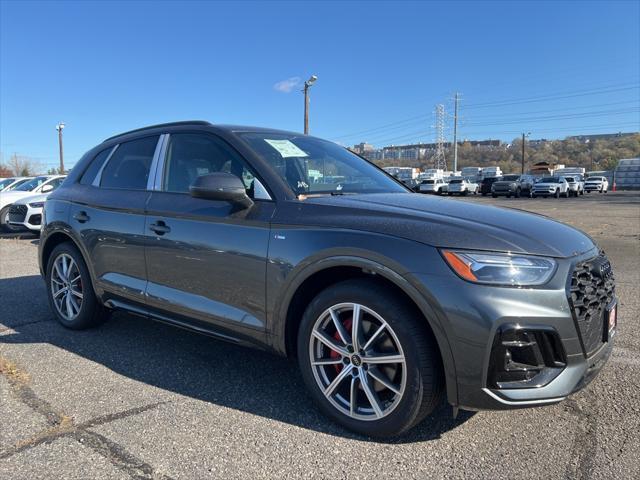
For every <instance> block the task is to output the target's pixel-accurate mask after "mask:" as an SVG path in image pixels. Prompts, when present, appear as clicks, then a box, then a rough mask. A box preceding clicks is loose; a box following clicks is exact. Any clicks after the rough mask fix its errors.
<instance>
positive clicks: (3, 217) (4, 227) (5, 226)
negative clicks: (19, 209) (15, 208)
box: [0, 205, 20, 232]
mask: <svg viewBox="0 0 640 480" xmlns="http://www.w3.org/2000/svg"><path fill="white" fill-rule="evenodd" d="M9 208H11V205H7V206H6V207H4V208H3V209H2V210H0V232H17V231H18V230H20V229H19V228H18V227H14V226H13V225H11V224H10V223H9Z"/></svg>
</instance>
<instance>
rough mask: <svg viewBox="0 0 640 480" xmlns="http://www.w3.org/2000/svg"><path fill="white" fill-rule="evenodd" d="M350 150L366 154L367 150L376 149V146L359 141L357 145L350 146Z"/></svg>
mask: <svg viewBox="0 0 640 480" xmlns="http://www.w3.org/2000/svg"><path fill="white" fill-rule="evenodd" d="M349 150H351V151H352V152H355V153H357V154H358V155H364V154H365V153H367V152H372V151H374V150H375V148H374V146H373V145H371V144H369V143H367V142H362V143H358V144H357V145H354V146H353V147H350V148H349Z"/></svg>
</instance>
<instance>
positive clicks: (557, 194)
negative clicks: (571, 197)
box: [553, 188, 560, 198]
mask: <svg viewBox="0 0 640 480" xmlns="http://www.w3.org/2000/svg"><path fill="white" fill-rule="evenodd" d="M553 196H554V197H556V198H560V189H559V188H556V192H555V193H554V194H553Z"/></svg>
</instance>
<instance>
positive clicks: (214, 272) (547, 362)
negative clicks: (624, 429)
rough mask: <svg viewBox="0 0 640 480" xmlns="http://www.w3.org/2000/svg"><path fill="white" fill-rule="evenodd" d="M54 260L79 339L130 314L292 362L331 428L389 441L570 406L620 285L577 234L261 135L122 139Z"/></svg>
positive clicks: (314, 146)
mask: <svg viewBox="0 0 640 480" xmlns="http://www.w3.org/2000/svg"><path fill="white" fill-rule="evenodd" d="M39 258H40V269H41V273H42V275H43V276H44V278H45V281H46V287H47V292H48V298H49V302H50V305H51V308H52V310H53V312H54V314H55V316H56V317H57V319H58V320H59V321H60V323H62V325H64V326H65V327H68V328H71V329H83V328H88V327H93V326H96V325H98V324H99V323H100V322H102V321H103V320H104V319H105V318H106V317H107V316H108V313H109V312H111V311H113V310H124V311H127V312H131V313H134V314H138V315H142V316H145V317H148V318H151V319H154V320H158V321H161V322H166V323H169V324H173V325H176V326H179V327H183V328H188V329H191V330H194V331H196V332H201V333H204V334H208V335H212V336H215V337H217V338H220V339H224V340H227V341H230V342H234V343H237V344H244V345H252V346H255V347H259V348H262V349H266V350H268V351H271V352H275V353H277V354H281V355H286V356H289V357H294V358H296V359H297V361H298V363H299V365H300V370H301V373H302V377H303V379H304V382H305V384H306V386H307V387H308V390H309V394H310V397H311V398H312V399H313V400H315V402H316V403H317V405H318V407H319V408H320V410H322V411H323V412H324V413H325V414H327V415H328V416H329V417H331V418H332V419H334V420H335V421H337V422H339V423H340V424H342V425H343V426H345V427H347V428H349V429H351V430H354V431H356V432H359V433H361V434H365V435H372V436H390V435H398V434H400V433H402V432H405V431H406V430H408V429H410V428H411V427H413V426H415V425H416V424H418V423H419V422H421V421H422V420H423V419H424V418H425V417H426V416H427V415H428V414H429V413H430V412H431V411H432V410H433V409H434V408H435V407H436V406H437V405H438V403H439V402H440V401H441V400H442V398H443V396H446V399H447V401H448V402H449V404H451V405H452V406H453V408H454V412H457V411H458V409H467V410H481V409H510V408H520V407H530V406H541V405H549V404H553V403H556V402H559V401H561V400H563V399H564V398H565V397H567V396H568V395H570V394H571V393H573V392H575V391H576V390H578V389H580V388H582V387H584V386H585V385H586V384H587V383H588V382H589V381H590V380H591V379H592V378H593V377H594V376H595V374H596V373H597V372H598V371H599V370H600V369H601V367H602V366H603V364H604V363H605V362H606V360H607V358H608V357H609V355H610V353H611V350H612V340H613V337H614V334H615V331H616V311H617V309H616V295H615V290H614V279H613V274H612V270H611V265H610V263H609V261H608V260H607V258H606V256H605V254H604V253H603V252H602V251H601V250H600V249H599V248H598V246H597V245H596V244H595V243H594V242H593V240H592V239H591V238H589V237H588V236H587V235H585V234H584V233H582V232H580V231H579V230H576V229H574V228H572V227H569V226H567V225H564V224H562V223H559V222H556V221H553V220H550V219H548V218H545V217H543V216H539V215H532V214H525V213H522V212H519V211H516V210H510V209H502V208H493V207H487V206H481V205H478V204H474V203H468V202H461V201H457V200H452V199H445V198H438V197H427V196H424V195H417V194H414V193H411V192H410V191H409V190H408V189H407V188H406V187H405V186H404V185H403V184H402V183H400V182H398V181H397V180H396V179H394V178H393V177H391V176H389V175H387V174H386V173H385V172H384V171H382V170H380V169H379V168H378V167H376V166H375V165H373V164H371V163H369V162H368V161H366V160H364V159H363V158H361V157H359V156H357V155H355V154H353V153H351V152H350V151H348V150H346V149H344V148H343V147H341V146H339V145H336V144H334V143H331V142H328V141H325V140H321V139H319V138H314V137H311V136H305V135H301V134H297V133H291V132H285V131H279V130H271V129H264V128H254V127H239V126H222V125H212V124H210V123H208V122H201V121H190V122H178V123H171V124H164V125H156V126H152V127H148V128H142V129H139V130H134V131H131V132H127V133H123V134H121V135H117V136H115V137H111V138H108V139H107V140H105V141H104V142H103V143H101V144H100V145H98V146H96V147H95V148H93V149H92V150H90V151H89V152H87V153H86V154H85V155H84V156H83V157H82V159H81V160H80V161H79V162H78V164H77V165H76V166H75V167H74V168H73V170H72V171H71V173H70V174H69V176H68V178H67V179H66V180H65V181H64V183H63V185H62V186H61V187H60V188H59V189H57V190H56V191H55V192H54V193H53V194H52V195H51V196H50V197H49V199H48V200H47V202H46V204H45V207H44V218H43V229H42V237H41V240H40V244H39ZM249 361H250V360H249ZM265 373H266V374H268V372H265ZM185 375H188V372H185ZM293 401H298V400H297V399H292V402H293Z"/></svg>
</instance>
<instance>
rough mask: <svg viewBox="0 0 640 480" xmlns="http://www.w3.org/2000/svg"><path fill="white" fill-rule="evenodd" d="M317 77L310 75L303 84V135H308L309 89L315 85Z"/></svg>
mask: <svg viewBox="0 0 640 480" xmlns="http://www.w3.org/2000/svg"><path fill="white" fill-rule="evenodd" d="M316 80H318V77H317V76H316V75H311V77H309V80H307V81H306V82H304V90H302V91H303V92H304V134H305V135H309V88H310V87H311V85H313V84H314V83H316Z"/></svg>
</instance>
